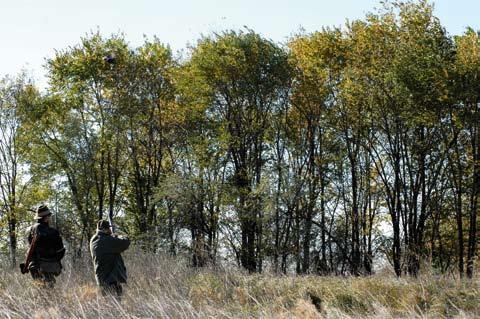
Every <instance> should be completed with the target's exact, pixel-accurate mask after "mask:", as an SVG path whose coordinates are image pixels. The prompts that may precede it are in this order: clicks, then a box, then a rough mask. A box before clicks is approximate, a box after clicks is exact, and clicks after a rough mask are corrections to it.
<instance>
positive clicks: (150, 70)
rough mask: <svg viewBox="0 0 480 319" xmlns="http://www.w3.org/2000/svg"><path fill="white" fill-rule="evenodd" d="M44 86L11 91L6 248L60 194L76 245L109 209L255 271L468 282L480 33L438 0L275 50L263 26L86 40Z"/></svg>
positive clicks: (155, 243) (67, 52)
mask: <svg viewBox="0 0 480 319" xmlns="http://www.w3.org/2000/svg"><path fill="white" fill-rule="evenodd" d="M46 72H47V77H48V79H49V85H48V87H47V88H46V89H45V90H39V89H38V88H37V87H36V86H35V84H34V83H33V82H32V81H31V80H30V79H29V78H28V76H27V75H25V74H22V75H18V76H16V77H5V78H4V79H3V80H2V81H1V83H0V96H1V99H0V134H1V139H0V190H1V197H0V205H1V210H0V214H1V215H0V218H1V219H0V220H1V223H2V225H3V226H5V227H2V230H1V234H0V235H1V242H0V249H2V251H3V253H4V256H10V258H9V260H10V262H11V264H12V266H15V264H16V263H17V260H16V255H17V254H18V252H17V250H18V249H17V248H18V247H17V246H18V242H19V239H20V238H21V237H22V234H21V230H22V229H24V227H25V226H26V225H28V224H29V223H30V220H31V216H32V214H31V212H29V209H31V208H32V207H34V206H35V205H37V204H39V203H42V202H44V203H49V204H50V206H51V207H53V210H54V211H55V212H56V215H55V218H56V224H57V227H58V228H59V229H60V231H61V232H62V234H63V235H64V236H65V238H66V240H67V242H68V243H69V245H70V247H71V249H70V251H71V252H72V255H73V256H74V257H75V256H79V255H81V254H82V253H83V251H84V249H85V247H86V243H87V242H88V239H89V238H90V236H91V235H92V234H93V233H94V231H95V223H96V221H97V220H98V219H101V218H110V219H113V220H114V221H115V225H116V227H117V228H119V229H120V230H122V231H124V232H126V233H128V235H129V236H130V237H131V238H132V239H133V240H134V242H135V243H136V244H137V245H138V247H139V249H145V250H149V251H152V252H154V253H159V252H168V253H170V254H172V255H176V254H180V253H181V254H188V256H189V258H190V259H191V262H192V264H193V265H194V266H204V265H207V264H215V263H219V262H234V263H236V264H237V265H238V266H240V267H243V268H245V269H246V270H248V271H249V272H262V271H264V270H271V271H274V272H277V273H289V272H295V273H298V274H306V273H315V274H321V275H329V274H353V275H366V274H372V273H373V272H374V270H375V268H374V266H377V268H378V266H379V265H381V264H385V263H387V264H389V265H391V267H393V270H394V272H395V274H396V275H397V276H402V275H404V274H408V275H412V276H417V275H418V273H419V271H421V270H422V269H423V268H428V269H434V270H436V271H439V272H454V273H456V274H458V275H459V276H462V277H463V276H464V275H466V276H468V277H469V278H471V277H472V276H473V274H474V271H475V267H476V265H475V260H476V258H477V256H478V246H477V229H478V224H479V221H478V220H477V215H478V209H479V208H478V207H479V195H480V194H479V192H480V137H479V136H480V131H479V129H480V107H479V102H480V100H479V97H480V38H479V33H478V32H476V31H474V30H472V29H467V30H466V31H465V33H464V34H463V35H460V36H451V35H449V34H448V33H447V32H446V30H445V28H444V27H443V26H442V24H441V22H440V21H439V19H438V18H436V17H435V16H434V14H433V6H432V5H431V4H430V3H428V2H427V1H419V2H407V3H388V2H387V4H385V5H384V6H383V7H382V8H381V9H379V10H377V11H376V12H373V13H369V14H367V16H366V17H365V18H364V19H361V20H355V21H351V22H347V23H346V24H345V26H343V27H339V28H324V29H323V30H321V31H317V32H314V33H310V34H306V33H300V34H297V35H295V36H292V37H291V38H290V39H289V40H288V42H287V43H286V44H279V43H275V42H273V41H271V40H269V39H267V38H265V37H263V36H261V35H260V34H258V33H256V32H255V31H253V30H250V29H245V30H241V31H234V30H228V31H224V32H221V33H219V34H212V35H209V36H204V37H202V38H201V39H199V40H198V41H197V43H196V44H195V45H193V46H192V47H190V48H188V50H186V52H184V53H183V54H178V55H175V54H174V53H173V52H172V50H171V49H170V48H169V46H168V45H165V44H163V43H162V42H161V41H160V40H159V39H157V38H154V39H152V40H150V39H145V42H144V43H143V45H141V46H140V47H137V48H132V47H131V46H130V45H129V43H128V42H127V41H126V39H125V38H124V37H123V35H121V34H120V35H112V36H110V37H104V36H102V35H101V34H100V33H99V32H97V33H90V34H88V35H87V36H85V37H84V38H82V39H81V42H80V43H79V44H78V45H75V46H72V47H69V48H66V49H62V50H58V51H56V53H55V56H54V57H52V58H50V59H48V60H47V64H46Z"/></svg>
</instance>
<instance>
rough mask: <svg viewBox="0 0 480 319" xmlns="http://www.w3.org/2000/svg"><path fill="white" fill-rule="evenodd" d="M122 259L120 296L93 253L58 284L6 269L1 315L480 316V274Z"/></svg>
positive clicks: (136, 256)
mask: <svg viewBox="0 0 480 319" xmlns="http://www.w3.org/2000/svg"><path fill="white" fill-rule="evenodd" d="M125 261H126V264H127V268H128V272H129V277H130V279H129V283H128V285H127V286H126V287H125V290H124V291H125V294H124V296H123V298H122V300H121V302H118V301H117V300H115V299H114V298H104V297H102V296H101V295H100V294H99V293H98V291H97V288H96V286H95V281H94V277H93V273H92V265H91V261H90V259H89V258H88V257H86V258H84V259H82V260H80V261H78V260H77V261H76V262H75V264H72V263H69V262H67V263H66V265H65V269H64V272H63V273H62V275H60V276H59V277H57V284H56V286H55V288H54V289H53V290H46V289H45V288H43V287H40V286H37V285H34V284H33V282H32V280H31V278H30V277H29V276H26V275H21V274H20V272H19V271H17V270H5V269H4V270H3V276H2V279H1V280H0V318H36V319H47V318H115V319H121V318H480V283H479V280H478V279H477V280H473V281H467V280H459V279H453V278H445V277H434V276H431V275H429V276H424V277H421V278H419V279H416V280H414V279H396V278H394V277H391V276H386V275H383V276H380V275H377V276H372V277H368V278H352V277H349V278H339V277H318V276H301V277H298V276H297V277H294V276H273V275H269V274H262V275H247V274H245V273H242V272H240V271H238V270H228V269H203V270H196V269H192V268H189V267H188V266H187V265H186V263H185V262H184V261H182V260H181V259H171V258H168V257H162V256H152V255H147V254H141V253H138V252H137V253H135V252H134V249H132V250H131V251H130V252H129V253H128V254H125Z"/></svg>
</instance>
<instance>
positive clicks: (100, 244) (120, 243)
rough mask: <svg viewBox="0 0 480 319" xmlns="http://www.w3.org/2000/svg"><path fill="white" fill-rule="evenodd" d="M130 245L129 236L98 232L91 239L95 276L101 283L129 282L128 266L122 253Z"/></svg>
mask: <svg viewBox="0 0 480 319" xmlns="http://www.w3.org/2000/svg"><path fill="white" fill-rule="evenodd" d="M128 246H130V240H129V239H128V238H118V237H114V236H112V235H109V234H105V233H103V232H97V233H96V234H95V235H94V236H93V237H92V239H91V240H90V253H91V254H92V259H93V267H94V268H95V278H96V279H97V283H98V284H99V285H109V284H111V283H114V282H121V283H125V282H127V268H125V264H124V262H123V258H122V256H121V255H120V253H122V252H123V251H125V250H126V249H127V248H128Z"/></svg>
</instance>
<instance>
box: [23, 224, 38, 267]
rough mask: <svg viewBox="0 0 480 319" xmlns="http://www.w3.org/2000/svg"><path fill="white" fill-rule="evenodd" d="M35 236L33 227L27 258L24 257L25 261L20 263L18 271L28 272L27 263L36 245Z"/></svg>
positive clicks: (28, 263)
mask: <svg viewBox="0 0 480 319" xmlns="http://www.w3.org/2000/svg"><path fill="white" fill-rule="evenodd" d="M37 237H38V235H37V230H36V229H35V232H34V233H33V238H32V242H31V243H30V248H29V249H28V253H27V258H26V259H25V263H24V264H20V271H21V272H22V274H26V273H27V272H29V269H28V265H30V262H31V261H32V257H33V254H34V253H35V247H36V246H37Z"/></svg>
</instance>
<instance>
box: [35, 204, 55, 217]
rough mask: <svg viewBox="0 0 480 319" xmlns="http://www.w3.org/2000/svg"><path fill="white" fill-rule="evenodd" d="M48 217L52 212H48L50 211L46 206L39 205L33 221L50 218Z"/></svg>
mask: <svg viewBox="0 0 480 319" xmlns="http://www.w3.org/2000/svg"><path fill="white" fill-rule="evenodd" d="M50 215H52V212H51V211H50V209H48V207H47V206H46V205H40V206H39V207H38V208H37V212H36V215H35V219H42V218H43V217H45V216H50Z"/></svg>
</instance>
